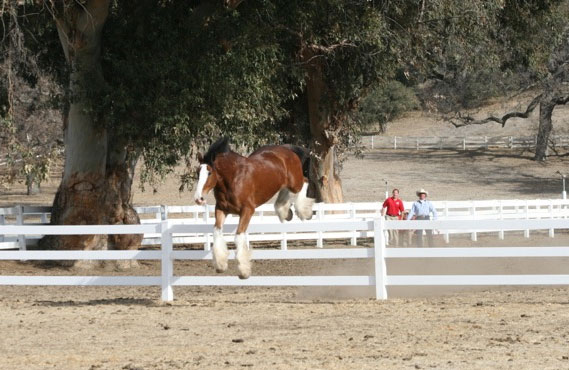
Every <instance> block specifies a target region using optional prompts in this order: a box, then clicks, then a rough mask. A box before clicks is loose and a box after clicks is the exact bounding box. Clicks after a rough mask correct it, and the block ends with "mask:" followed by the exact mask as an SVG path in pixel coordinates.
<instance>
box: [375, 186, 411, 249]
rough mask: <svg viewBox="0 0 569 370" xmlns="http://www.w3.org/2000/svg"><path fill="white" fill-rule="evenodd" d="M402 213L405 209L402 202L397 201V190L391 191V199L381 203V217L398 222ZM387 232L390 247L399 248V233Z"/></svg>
mask: <svg viewBox="0 0 569 370" xmlns="http://www.w3.org/2000/svg"><path fill="white" fill-rule="evenodd" d="M403 211H405V207H404V206H403V201H402V200H401V199H399V189H393V191H392V192H391V197H389V198H387V199H386V200H385V202H383V208H382V209H381V215H382V216H385V219H386V220H400V219H401V215H402V214H403ZM388 232H389V244H391V245H392V246H399V231H398V230H389V231H388Z"/></svg>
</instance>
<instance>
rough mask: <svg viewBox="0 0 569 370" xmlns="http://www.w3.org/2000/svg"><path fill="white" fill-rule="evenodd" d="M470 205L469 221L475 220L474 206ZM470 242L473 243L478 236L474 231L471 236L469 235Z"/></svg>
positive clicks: (472, 203)
mask: <svg viewBox="0 0 569 370" xmlns="http://www.w3.org/2000/svg"><path fill="white" fill-rule="evenodd" d="M470 204H471V207H470V215H471V219H472V220H476V206H475V205H474V202H470ZM470 240H472V241H473V242H475V241H477V240H478V235H477V234H476V231H473V232H472V234H470Z"/></svg>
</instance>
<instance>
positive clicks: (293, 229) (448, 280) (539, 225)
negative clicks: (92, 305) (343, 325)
mask: <svg viewBox="0 0 569 370" xmlns="http://www.w3.org/2000/svg"><path fill="white" fill-rule="evenodd" d="M405 228H413V229H438V230H451V229H452V230H465V231H466V230H468V231H470V230H485V231H493V232H498V231H500V230H519V229H527V230H539V229H569V220H567V219H547V220H543V219H534V220H438V221H408V222H406V223H404V222H399V221H385V220H383V219H382V218H375V219H373V220H360V221H347V220H334V221H318V222H305V223H285V224H281V223H269V224H267V223H262V224H256V223H253V224H251V225H250V227H249V229H250V231H251V232H252V233H262V232H269V233H282V232H286V233H301V232H331V231H332V232H335V231H350V230H353V229H356V230H366V231H373V233H374V239H373V240H374V243H373V248H343V249H336V248H331V249H297V250H254V251H253V254H252V256H253V258H254V259H292V260H296V259H338V258H339V259H347V258H363V259H373V265H374V271H373V274H372V275H348V276H345V275H344V276H337V275H330V276H328V275H326V276H252V277H250V278H249V279H247V280H240V279H238V278H237V277H235V276H174V268H173V266H174V261H176V260H204V259H211V251H207V250H201V251H200V250H174V248H173V236H174V235H175V234H177V233H178V234H179V233H182V234H183V233H190V234H191V233H210V232H211V226H210V225H205V224H204V225H196V224H193V225H184V224H177V223H176V222H175V220H167V221H162V222H160V223H155V224H146V225H87V226H78V225H73V226H49V225H3V226H0V235H9V234H15V235H26V236H29V235H38V234H40V235H84V234H89V235H93V234H105V235H106V234H142V233H159V234H160V235H161V238H160V246H161V248H160V250H142V251H2V252H0V260H80V259H87V260H132V259H136V260H139V259H143V260H158V261H160V263H161V275H160V276H22V275H18V276H8V275H0V285H77V286H93V285H105V286H107V285H112V286H117V285H126V286H159V287H160V288H161V291H162V295H161V297H162V300H164V301H172V300H173V299H174V290H173V287H175V286H190V285H199V286H206V285H215V286H217V285H224V286H373V287H374V288H375V296H376V298H377V299H386V298H387V287H389V286H420V285H429V286H473V285H569V275H562V274H545V275H536V274H523V275H446V274H444V272H443V271H441V272H440V274H435V275H388V273H387V268H386V260H388V259H408V258H412V259H428V258H461V259H465V260H466V261H465V263H468V259H469V258H480V257H484V258H503V257H515V258H535V257H569V247H542V246H535V247H515V248H512V247H509V248H498V247H496V248H494V247H484V248H452V247H446V248H386V244H385V237H384V235H385V231H386V230H389V229H405ZM235 229H236V225H226V226H225V227H224V232H228V233H232V232H234V231H235ZM230 258H234V254H233V253H232V254H231V256H230Z"/></svg>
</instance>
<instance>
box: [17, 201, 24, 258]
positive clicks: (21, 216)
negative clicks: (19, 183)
mask: <svg viewBox="0 0 569 370" xmlns="http://www.w3.org/2000/svg"><path fill="white" fill-rule="evenodd" d="M23 224H24V207H22V206H16V225H23ZM18 246H19V247H20V250H21V251H25V250H26V236H25V235H18Z"/></svg>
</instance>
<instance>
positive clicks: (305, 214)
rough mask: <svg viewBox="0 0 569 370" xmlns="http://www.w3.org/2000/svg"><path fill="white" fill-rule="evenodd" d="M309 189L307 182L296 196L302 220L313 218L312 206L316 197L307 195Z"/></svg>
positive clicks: (296, 204) (298, 211)
mask: <svg viewBox="0 0 569 370" xmlns="http://www.w3.org/2000/svg"><path fill="white" fill-rule="evenodd" d="M307 191H308V183H307V182H305V183H304V185H302V189H301V190H300V192H299V193H298V196H297V197H296V202H295V203H294V209H295V210H296V214H297V215H298V218H300V219H301V220H310V219H311V218H312V206H313V205H314V199H312V198H308V197H307V196H306V192H307Z"/></svg>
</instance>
